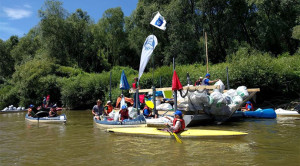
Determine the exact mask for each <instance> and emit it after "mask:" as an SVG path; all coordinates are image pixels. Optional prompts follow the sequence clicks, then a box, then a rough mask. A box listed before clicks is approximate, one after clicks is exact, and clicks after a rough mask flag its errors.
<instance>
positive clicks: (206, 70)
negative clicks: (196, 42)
mask: <svg viewBox="0 0 300 166" xmlns="http://www.w3.org/2000/svg"><path fill="white" fill-rule="evenodd" d="M205 50H206V73H208V51H207V34H206V32H205Z"/></svg>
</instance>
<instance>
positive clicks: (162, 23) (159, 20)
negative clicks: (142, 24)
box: [150, 12, 167, 30]
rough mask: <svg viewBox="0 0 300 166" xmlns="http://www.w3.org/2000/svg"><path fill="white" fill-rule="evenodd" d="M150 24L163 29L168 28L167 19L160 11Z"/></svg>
mask: <svg viewBox="0 0 300 166" xmlns="http://www.w3.org/2000/svg"><path fill="white" fill-rule="evenodd" d="M150 24H151V25H153V26H155V27H156V28H159V29H161V30H166V24H167V21H166V20H165V19H164V17H163V16H162V15H160V13H159V12H157V14H156V15H155V16H154V18H153V19H152V21H151V22H150Z"/></svg>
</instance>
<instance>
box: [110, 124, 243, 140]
mask: <svg viewBox="0 0 300 166" xmlns="http://www.w3.org/2000/svg"><path fill="white" fill-rule="evenodd" d="M106 131H107V132H109V133H115V134H125V135H137V136H152V137H170V138H171V137H173V136H171V135H170V133H169V132H167V131H162V130H159V129H157V128H153V127H137V128H113V129H107V130H106ZM247 134H248V133H244V132H236V131H222V130H200V129H188V130H186V131H183V132H181V133H180V134H177V135H178V136H179V137H181V138H202V137H203V138H207V137H208V138H218V137H237V136H245V135H247Z"/></svg>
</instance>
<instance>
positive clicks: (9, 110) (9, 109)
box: [0, 105, 27, 114]
mask: <svg viewBox="0 0 300 166" xmlns="http://www.w3.org/2000/svg"><path fill="white" fill-rule="evenodd" d="M25 111H27V109H25V107H14V106H13V105H10V106H9V107H5V108H4V109H3V110H1V111H0V113H1V114H2V113H16V112H25Z"/></svg>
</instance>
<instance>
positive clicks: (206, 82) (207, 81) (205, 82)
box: [201, 73, 219, 85]
mask: <svg viewBox="0 0 300 166" xmlns="http://www.w3.org/2000/svg"><path fill="white" fill-rule="evenodd" d="M217 81H219V79H216V80H212V81H211V80H210V74H209V73H207V74H206V75H205V78H204V79H203V80H202V83H201V85H209V84H212V83H215V82H217Z"/></svg>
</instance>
